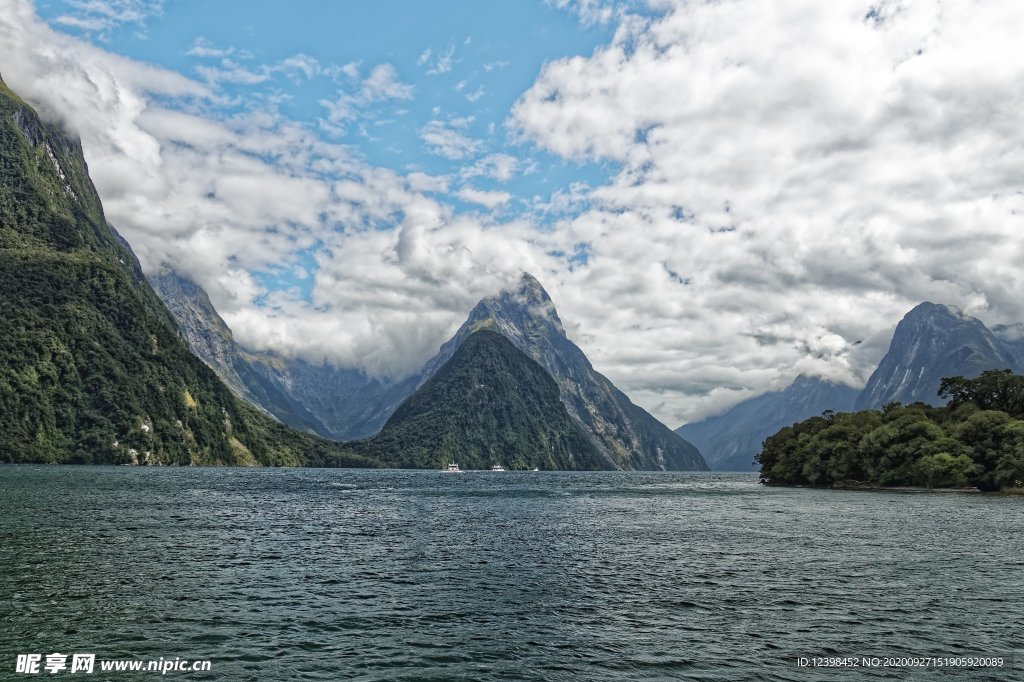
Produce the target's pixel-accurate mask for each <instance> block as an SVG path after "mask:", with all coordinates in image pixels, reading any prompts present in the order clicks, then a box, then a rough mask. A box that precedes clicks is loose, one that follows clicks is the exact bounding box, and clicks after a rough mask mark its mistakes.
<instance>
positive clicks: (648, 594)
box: [0, 466, 1024, 680]
mask: <svg viewBox="0 0 1024 682" xmlns="http://www.w3.org/2000/svg"><path fill="white" fill-rule="evenodd" d="M1022 530H1024V497H994V496H982V495H963V494H899V493H878V492H863V491H821V490H802V489H782V488H765V487H762V486H758V485H757V483H756V475H754V474H714V473H711V474H707V473H702V474H648V473H544V472H542V473H516V472H509V473H490V472H479V473H464V474H447V473H442V472H426V471H419V472H407V471H354V470H301V469H273V470H272V469H264V470H258V469H175V468H133V467H80V468H76V467H43V466H3V467H0V679H33V676H25V675H15V674H14V660H15V655H16V654H19V653H32V652H35V653H41V654H44V655H45V654H47V653H51V652H64V653H68V652H93V653H95V654H96V655H97V658H98V659H118V658H121V659H157V658H160V657H163V658H165V659H173V658H174V657H181V658H187V659H210V660H211V661H212V670H211V672H209V673H202V674H196V673H181V672H178V673H175V672H170V673H168V674H167V675H165V676H163V677H164V678H165V679H174V678H178V679H224V680H289V679H296V680H299V679H302V680H340V679H364V680H400V679H407V680H423V679H470V680H505V679H524V680H574V679H581V680H664V679H669V680H671V679H695V680H741V679H760V680H815V679H823V680H824V679H908V678H917V677H920V678H922V679H924V678H927V679H935V678H940V679H951V680H952V679H986V680H989V679H991V680H998V679H1007V680H1008V679H1024V668H1022V667H1021V666H1022V665H1024V660H1022V657H1021V651H1020V650H1021V649H1022V648H1024V645H1022V641H1024V606H1022V605H1024V533H1022ZM1015 650H1016V654H1017V658H1016V662H1015V664H1014V665H1015V667H1014V668H1013V669H1007V668H1004V669H1003V670H992V669H989V670H973V671H965V670H950V669H947V670H916V671H914V670H908V669H905V668H902V669H871V670H866V669H862V670H835V669H833V670H823V669H817V670H814V669H809V668H799V667H797V665H796V657H797V656H806V657H828V656H833V657H835V656H858V657H859V656H878V657H883V656H894V655H909V656H940V655H942V656H944V655H958V656H963V655H999V656H1004V657H1006V656H1008V655H1011V654H1013V653H1014V652H1015ZM64 674H67V671H65V673H64ZM41 676H45V677H47V678H51V677H60V678H63V675H60V676H51V675H46V674H45V673H44V674H43V675H41ZM41 676H40V677H41ZM138 677H149V678H152V677H153V674H152V673H150V674H149V675H144V674H136V675H132V674H131V673H119V674H113V673H111V674H110V678H109V679H132V678H138ZM73 679H77V678H73ZM82 679H102V675H101V674H100V673H99V672H98V671H97V674H94V675H93V676H91V677H90V676H82Z"/></svg>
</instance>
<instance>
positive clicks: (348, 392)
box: [156, 273, 707, 470]
mask: <svg viewBox="0 0 1024 682" xmlns="http://www.w3.org/2000/svg"><path fill="white" fill-rule="evenodd" d="M167 277H171V278H176V279H184V278H182V277H180V276H179V275H175V274H173V273H165V274H163V275H159V276H157V278H158V279H159V278H167ZM156 289H157V290H158V291H160V292H162V293H163V294H164V295H166V296H168V307H169V308H170V309H171V311H172V312H174V313H175V315H176V316H177V317H178V322H179V326H180V327H181V329H182V333H183V335H184V336H185V337H186V338H187V339H188V340H189V343H190V345H191V346H192V348H193V351H194V352H196V353H197V354H198V355H199V356H200V357H202V358H203V359H204V361H206V362H207V363H209V364H210V365H211V366H213V367H215V368H217V369H218V372H219V373H220V374H221V375H222V376H224V377H226V380H227V381H228V383H229V384H231V385H232V386H235V390H236V391H237V392H238V394H239V395H241V396H243V397H246V398H247V399H250V400H252V399H255V400H256V401H257V402H258V404H259V405H260V406H261V408H263V409H264V410H266V411H268V412H269V413H271V414H274V415H275V416H277V417H278V418H279V419H281V420H282V421H285V422H286V423H289V424H292V425H295V426H298V427H300V428H301V427H302V425H303V422H301V421H298V417H297V415H300V414H303V413H308V414H309V415H311V416H312V417H313V418H314V419H315V421H316V422H319V425H320V426H319V427H317V426H315V424H314V423H313V422H312V421H307V422H305V424H308V425H310V428H312V429H313V430H314V431H315V432H316V433H318V434H320V435H322V436H325V437H329V438H335V439H339V440H351V439H353V438H365V437H367V436H369V435H372V434H374V433H377V431H379V430H380V428H381V427H382V426H383V425H384V423H385V421H386V420H387V419H388V418H389V417H390V416H391V415H392V414H393V413H394V411H395V410H396V409H398V407H399V405H400V404H401V403H402V401H403V400H406V399H407V398H408V397H409V396H410V395H412V394H413V392H414V391H415V390H416V389H417V388H420V387H423V386H424V385H425V384H426V383H427V382H428V381H430V379H431V378H432V377H433V376H435V374H437V373H438V372H439V371H440V370H441V369H442V368H443V367H444V366H445V364H446V363H447V362H448V361H449V360H450V359H451V358H452V357H453V356H454V355H455V353H456V351H457V350H458V348H459V347H460V346H461V344H462V343H463V341H464V340H465V339H466V338H468V337H469V335H470V334H471V333H473V332H474V331H477V330H478V329H480V328H481V327H488V328H491V329H492V330H493V331H496V332H498V333H499V334H501V335H502V336H504V337H506V338H507V339H509V340H510V341H511V342H512V344H513V345H514V346H515V347H516V348H517V349H518V350H520V351H521V352H523V353H525V354H526V355H527V356H528V357H530V358H532V359H533V360H534V361H536V362H538V363H539V364H540V365H541V366H542V367H543V368H544V369H545V370H546V371H547V372H548V373H549V374H550V375H551V376H552V377H553V379H554V380H555V382H556V383H557V384H558V386H559V395H560V397H561V400H562V402H563V404H564V405H565V408H566V410H567V411H568V414H569V415H570V417H571V418H572V419H573V420H574V421H575V422H576V423H577V424H578V425H579V426H580V428H581V429H582V431H583V432H584V433H585V434H587V436H588V438H590V439H591V441H592V442H593V444H594V447H595V448H596V449H597V451H598V452H599V453H600V454H601V457H602V458H603V461H604V466H605V468H621V469H666V470H690V469H695V470H703V469H706V468H707V465H706V463H705V462H704V459H703V457H702V456H701V454H700V452H699V451H698V450H697V448H695V447H694V446H693V445H692V444H690V443H688V442H686V441H685V440H684V439H682V438H680V437H679V436H678V435H677V434H675V433H673V432H672V431H671V430H669V429H668V427H666V426H664V425H663V424H661V423H660V422H658V421H657V420H656V419H655V418H654V417H652V416H651V415H650V414H648V413H647V412H646V411H644V410H643V409H642V408H640V407H638V406H636V405H634V404H633V403H632V402H631V401H630V400H629V398H628V397H626V395H625V394H623V393H622V392H621V391H619V390H618V389H617V388H616V387H615V386H614V385H613V384H612V383H611V382H610V381H608V379H607V378H605V377H604V376H602V375H601V374H600V373H598V372H597V371H595V370H594V368H593V366H592V365H591V364H590V361H589V360H587V358H586V356H585V355H584V353H583V351H581V350H580V349H579V348H578V347H577V346H576V345H575V344H573V343H572V342H571V341H569V339H568V338H567V337H566V335H565V330H564V329H563V328H562V323H561V320H560V319H559V317H558V313H557V311H556V310H555V307H554V304H553V303H552V301H551V298H550V297H549V296H548V294H547V292H546V291H545V290H544V288H543V287H542V286H541V285H540V283H539V282H538V281H537V280H536V279H535V278H534V277H532V276H530V275H528V274H525V275H523V277H522V279H521V280H520V282H519V284H518V285H517V286H516V287H514V288H512V289H510V290H506V291H502V292H500V293H498V294H496V295H494V296H489V297H487V298H484V299H483V300H481V301H480V302H479V303H478V304H477V305H476V307H474V308H473V310H472V311H471V312H470V314H469V317H468V318H467V319H466V321H465V322H464V323H463V325H462V326H461V327H460V328H459V330H458V331H457V332H456V333H455V335H454V336H453V337H452V338H451V339H450V340H449V341H447V342H446V343H444V344H443V345H442V346H441V348H440V350H439V351H438V353H437V354H436V355H435V356H434V357H433V358H431V359H430V360H429V361H428V362H427V363H426V364H425V366H424V367H423V369H421V370H420V371H419V372H416V373H414V374H413V375H411V376H409V377H406V378H404V379H402V380H399V381H395V382H391V383H386V382H382V381H380V380H378V379H376V378H373V377H369V376H367V375H365V374H363V373H361V372H359V371H358V370H354V369H338V368H333V367H328V366H319V365H311V364H310V363H307V362H305V361H303V360H295V359H287V358H277V357H275V356H273V355H271V354H259V353H251V352H249V351H246V350H245V349H242V348H239V347H238V346H237V344H235V343H234V341H233V339H229V336H230V330H227V326H226V325H224V323H223V320H221V319H220V317H219V316H217V315H216V311H215V310H213V308H212V306H208V305H206V304H205V303H203V301H208V299H207V298H206V295H205V292H202V290H201V288H200V287H198V286H197V285H195V284H194V283H191V282H189V283H187V284H176V283H172V284H171V285H167V284H159V283H158V284H156ZM200 292H201V293H200ZM178 297H183V298H185V299H192V300H183V301H177V300H175V299H176V298H178ZM242 366H244V369H242ZM235 377H237V381H238V382H240V384H241V385H237V384H236V383H234V382H236V379H235ZM254 377H259V378H260V379H262V380H265V381H267V382H269V383H270V384H271V385H272V386H273V388H274V390H273V391H271V390H269V389H267V390H265V391H264V392H263V393H262V394H259V393H258V392H257V391H256V390H254V387H253V381H254ZM299 408H301V411H300V409H299Z"/></svg>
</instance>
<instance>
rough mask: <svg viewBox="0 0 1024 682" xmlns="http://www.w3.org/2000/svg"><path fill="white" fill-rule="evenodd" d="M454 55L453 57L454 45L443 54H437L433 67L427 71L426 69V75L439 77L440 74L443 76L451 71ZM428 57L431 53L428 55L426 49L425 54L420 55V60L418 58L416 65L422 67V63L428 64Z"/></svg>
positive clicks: (428, 52) (428, 51)
mask: <svg viewBox="0 0 1024 682" xmlns="http://www.w3.org/2000/svg"><path fill="white" fill-rule="evenodd" d="M454 55H455V46H454V45H452V46H451V47H449V48H448V49H447V50H445V51H444V52H441V53H439V54H438V55H437V59H435V60H434V64H433V66H431V67H430V68H429V69H427V75H430V76H440V75H441V74H445V73H448V72H449V71H451V70H452V63H453V57H454ZM430 56H431V53H430V50H429V49H428V50H427V51H426V52H424V53H423V54H421V55H420V58H419V60H418V62H417V63H418V64H420V65H423V64H424V63H426V62H429V61H430Z"/></svg>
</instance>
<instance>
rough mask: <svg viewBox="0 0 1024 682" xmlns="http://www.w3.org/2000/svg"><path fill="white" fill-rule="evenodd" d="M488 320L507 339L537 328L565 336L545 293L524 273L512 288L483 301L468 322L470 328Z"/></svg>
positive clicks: (552, 304) (553, 305)
mask: <svg viewBox="0 0 1024 682" xmlns="http://www.w3.org/2000/svg"><path fill="white" fill-rule="evenodd" d="M487 317H490V318H492V319H493V323H494V325H495V327H497V328H498V329H500V330H501V331H502V333H503V334H505V336H508V337H509V338H514V337H515V336H517V335H522V334H523V333H524V332H528V331H530V330H533V331H535V332H536V331H538V330H539V329H540V327H548V328H549V331H553V332H554V333H556V334H557V335H559V336H563V337H564V336H565V330H564V329H563V328H562V320H561V319H560V318H559V317H558V311H556V310H555V304H554V303H553V302H552V301H551V297H550V296H548V292H547V291H545V290H544V287H543V286H541V283H540V282H539V281H537V278H535V277H534V276H533V275H531V274H529V273H526V272H524V273H523V276H522V277H521V278H520V279H519V282H518V283H517V284H516V285H515V286H513V287H508V288H506V289H502V290H501V291H499V292H498V293H497V294H494V295H493V296H488V297H486V298H484V299H482V300H481V301H480V302H479V303H478V304H477V305H476V307H475V308H474V309H473V311H472V312H471V313H470V316H469V320H468V321H467V322H468V324H470V325H473V324H476V323H478V322H480V321H481V320H483V319H484V318H487Z"/></svg>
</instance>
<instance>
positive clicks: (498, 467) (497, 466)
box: [491, 464, 506, 471]
mask: <svg viewBox="0 0 1024 682" xmlns="http://www.w3.org/2000/svg"><path fill="white" fill-rule="evenodd" d="M491 471H506V469H505V467H503V466H501V465H500V464H495V465H494V466H492V467H491Z"/></svg>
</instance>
